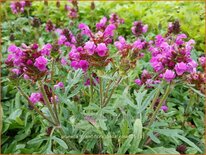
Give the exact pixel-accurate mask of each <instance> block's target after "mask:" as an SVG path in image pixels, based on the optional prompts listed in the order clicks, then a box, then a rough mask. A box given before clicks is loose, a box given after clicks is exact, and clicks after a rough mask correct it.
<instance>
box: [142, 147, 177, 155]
mask: <svg viewBox="0 0 206 155" xmlns="http://www.w3.org/2000/svg"><path fill="white" fill-rule="evenodd" d="M141 153H142V154H180V153H179V152H177V151H176V149H175V148H165V147H155V148H149V149H147V150H144V151H143V152H141Z"/></svg>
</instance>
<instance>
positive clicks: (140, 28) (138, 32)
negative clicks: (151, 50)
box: [131, 21, 148, 36]
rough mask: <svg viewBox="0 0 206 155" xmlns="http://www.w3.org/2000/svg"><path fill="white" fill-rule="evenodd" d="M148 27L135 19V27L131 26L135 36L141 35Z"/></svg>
mask: <svg viewBox="0 0 206 155" xmlns="http://www.w3.org/2000/svg"><path fill="white" fill-rule="evenodd" d="M147 29H148V25H143V23H142V22H141V21H135V22H134V23H133V27H132V28H131V30H132V33H133V34H134V35H135V36H139V35H141V34H143V33H146V32H147Z"/></svg>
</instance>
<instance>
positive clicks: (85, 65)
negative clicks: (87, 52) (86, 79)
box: [78, 60, 89, 71]
mask: <svg viewBox="0 0 206 155" xmlns="http://www.w3.org/2000/svg"><path fill="white" fill-rule="evenodd" d="M78 65H79V68H81V69H82V70H83V71H87V69H88V68H89V63H88V62H87V61H86V60H80V61H79V64H78Z"/></svg>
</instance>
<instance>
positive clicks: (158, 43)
mask: <svg viewBox="0 0 206 155" xmlns="http://www.w3.org/2000/svg"><path fill="white" fill-rule="evenodd" d="M163 42H165V39H164V38H163V37H162V36H161V35H157V36H156V37H155V45H156V46H157V47H159V46H160V45H161V44H162V43H163Z"/></svg>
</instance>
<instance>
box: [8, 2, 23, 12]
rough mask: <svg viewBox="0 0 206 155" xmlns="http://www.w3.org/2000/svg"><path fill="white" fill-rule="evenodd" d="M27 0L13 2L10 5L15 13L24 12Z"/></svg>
mask: <svg viewBox="0 0 206 155" xmlns="http://www.w3.org/2000/svg"><path fill="white" fill-rule="evenodd" d="M24 6H25V2H24V1H22V2H11V4H10V7H11V10H12V12H13V13H14V14H17V13H22V12H24Z"/></svg>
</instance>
